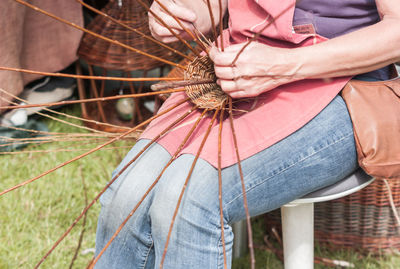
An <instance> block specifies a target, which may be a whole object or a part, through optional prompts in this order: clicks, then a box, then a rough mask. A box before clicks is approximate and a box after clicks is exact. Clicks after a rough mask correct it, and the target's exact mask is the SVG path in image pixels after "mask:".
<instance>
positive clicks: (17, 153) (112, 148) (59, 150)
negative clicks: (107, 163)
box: [0, 143, 131, 155]
mask: <svg viewBox="0 0 400 269" xmlns="http://www.w3.org/2000/svg"><path fill="white" fill-rule="evenodd" d="M86 144H87V143H86ZM73 147H74V148H73V149H66V148H60V149H49V150H23V151H2V152H0V155H22V154H32V153H56V152H76V151H86V150H90V149H89V148H76V145H74V146H73ZM126 148H131V146H120V147H106V148H102V149H99V150H115V149H126Z"/></svg>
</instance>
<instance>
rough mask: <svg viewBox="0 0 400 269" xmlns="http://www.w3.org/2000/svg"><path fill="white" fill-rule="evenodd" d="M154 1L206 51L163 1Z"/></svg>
mask: <svg viewBox="0 0 400 269" xmlns="http://www.w3.org/2000/svg"><path fill="white" fill-rule="evenodd" d="M154 2H156V3H157V4H159V5H160V7H161V8H162V9H164V10H165V11H166V12H167V13H168V15H170V16H171V17H172V18H173V19H174V20H175V21H176V22H177V23H178V25H179V26H180V27H181V28H182V29H183V30H184V31H185V32H186V33H187V34H188V35H189V36H190V37H191V38H192V39H193V40H194V41H195V42H196V44H197V45H199V46H200V47H201V48H202V50H203V51H205V52H206V51H207V48H206V47H205V46H204V45H203V43H202V42H201V41H200V40H198V39H197V37H196V36H195V35H194V34H193V33H192V32H191V31H189V29H187V28H186V27H185V26H184V25H183V24H182V22H181V20H180V19H179V18H178V17H176V16H175V15H174V14H173V13H172V12H171V11H169V9H168V8H167V7H166V6H165V5H164V4H163V3H161V2H160V1H159V0H154Z"/></svg>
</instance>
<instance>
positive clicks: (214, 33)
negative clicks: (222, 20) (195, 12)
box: [207, 0, 219, 48]
mask: <svg viewBox="0 0 400 269" xmlns="http://www.w3.org/2000/svg"><path fill="white" fill-rule="evenodd" d="M207 6H208V13H209V14H210V19H211V28H212V33H213V35H214V40H215V45H216V46H217V48H218V47H219V46H218V35H217V29H216V27H215V20H214V14H213V11H212V8H211V3H210V0H207Z"/></svg>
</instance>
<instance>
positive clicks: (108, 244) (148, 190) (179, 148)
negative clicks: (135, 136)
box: [88, 110, 207, 269]
mask: <svg viewBox="0 0 400 269" xmlns="http://www.w3.org/2000/svg"><path fill="white" fill-rule="evenodd" d="M206 112H207V110H204V111H203V113H202V114H201V115H200V116H199V117H198V118H197V120H196V122H195V123H194V124H193V126H192V128H191V129H190V131H189V132H188V134H187V135H186V137H185V138H184V139H183V141H182V143H181V144H180V145H179V146H178V149H177V150H176V151H175V153H174V154H173V156H172V157H171V159H170V160H169V161H168V163H167V164H166V165H165V166H164V168H163V170H162V171H161V173H160V174H159V175H158V176H157V178H156V179H155V180H154V182H153V183H152V184H151V185H150V187H149V188H148V189H147V191H146V192H145V193H144V195H143V196H142V197H141V199H140V201H139V202H138V203H137V204H136V205H135V207H134V208H133V210H132V211H131V212H130V213H129V215H128V216H127V217H126V218H125V220H124V221H123V222H122V224H121V225H120V226H119V227H118V229H117V231H115V233H114V234H113V236H112V237H111V239H110V240H109V241H108V242H107V244H106V245H105V246H104V248H103V249H102V250H101V251H100V253H99V255H98V256H97V257H96V258H95V259H94V260H93V262H92V263H91V264H90V265H89V266H88V268H90V269H92V268H93V267H94V265H95V264H96V263H97V262H98V260H99V259H100V257H101V256H102V255H103V253H104V252H105V251H106V250H107V248H108V247H109V246H110V245H111V243H112V241H113V240H114V239H115V237H117V236H118V234H119V233H120V231H121V230H122V228H123V227H124V226H125V225H126V223H127V222H128V220H129V219H130V218H131V217H132V216H133V214H135V212H136V210H137V209H138V207H139V206H140V205H141V204H142V203H143V201H144V199H146V197H147V195H148V194H149V193H150V192H151V190H152V189H153V188H154V186H155V185H156V184H157V183H158V182H159V181H160V179H161V176H162V175H163V174H164V172H165V171H166V170H167V168H168V167H169V166H170V165H171V164H172V162H173V161H174V160H175V159H176V158H177V157H178V155H179V153H180V152H181V150H182V149H183V147H184V146H185V144H186V142H187V141H188V140H189V138H190V137H191V136H192V134H193V132H194V131H195V130H196V128H197V126H198V125H199V122H200V120H201V119H202V118H203V117H204V115H205V113H206ZM171 128H172V127H171V126H170V127H168V128H166V129H165V130H164V131H165V132H168V131H169V130H170V129H171ZM159 137H161V135H159V136H157V137H156V138H155V139H153V140H152V141H151V142H150V143H149V144H151V143H154V142H155V141H156V140H157V139H158V138H159Z"/></svg>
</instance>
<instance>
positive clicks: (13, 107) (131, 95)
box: [0, 89, 185, 109]
mask: <svg viewBox="0 0 400 269" xmlns="http://www.w3.org/2000/svg"><path fill="white" fill-rule="evenodd" d="M0 90H1V89H0ZM183 91H185V90H184V89H170V90H164V91H157V92H146V93H135V94H121V95H115V96H109V97H99V98H90V99H81V100H69V101H60V102H54V103H42V104H30V105H29V104H28V105H14V106H2V107H0V109H16V108H31V107H43V106H45V107H49V106H59V105H71V104H82V103H90V102H99V101H101V102H104V101H110V100H116V99H121V98H136V97H144V96H152V95H157V94H166V93H174V92H183Z"/></svg>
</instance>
